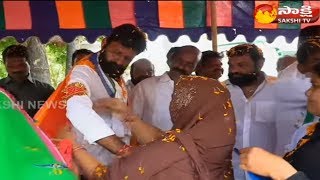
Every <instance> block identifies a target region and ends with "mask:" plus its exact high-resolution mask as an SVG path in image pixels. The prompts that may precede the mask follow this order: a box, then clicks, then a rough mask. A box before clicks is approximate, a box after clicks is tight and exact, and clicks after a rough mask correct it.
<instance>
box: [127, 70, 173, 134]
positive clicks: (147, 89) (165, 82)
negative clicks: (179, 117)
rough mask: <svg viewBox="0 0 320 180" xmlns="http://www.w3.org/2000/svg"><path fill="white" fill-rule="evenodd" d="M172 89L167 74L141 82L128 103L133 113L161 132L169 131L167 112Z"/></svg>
mask: <svg viewBox="0 0 320 180" xmlns="http://www.w3.org/2000/svg"><path fill="white" fill-rule="evenodd" d="M173 88H174V82H173V81H172V80H171V79H170V77H169V75H168V74H167V73H164V74H163V75H162V76H154V77H150V78H148V79H145V80H143V81H141V82H140V83H138V84H137V85H136V86H135V87H134V88H133V90H132V94H131V99H130V101H129V102H130V104H131V107H132V109H133V111H134V113H136V114H137V115H138V116H140V117H141V118H142V119H143V120H144V121H146V122H148V123H150V124H152V125H153V126H155V127H158V128H160V129H161V130H163V131H167V130H170V129H171V128H172V126H173V123H172V121H171V116H170V111H169V106H170V102H171V99H172V97H171V96H172V94H173Z"/></svg>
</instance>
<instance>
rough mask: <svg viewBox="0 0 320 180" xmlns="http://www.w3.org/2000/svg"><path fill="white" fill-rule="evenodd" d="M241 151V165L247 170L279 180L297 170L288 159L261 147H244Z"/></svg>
mask: <svg viewBox="0 0 320 180" xmlns="http://www.w3.org/2000/svg"><path fill="white" fill-rule="evenodd" d="M240 153H241V154H240V167H241V168H242V169H243V170H245V171H250V172H253V173H255V174H258V175H261V176H267V177H271V178H273V179H279V180H280V179H283V180H284V179H287V178H289V177H290V176H292V175H293V174H295V173H296V172H297V171H296V170H295V169H294V168H293V167H292V166H291V165H290V164H289V163H288V162H287V161H285V160H284V159H282V158H281V157H279V156H276V155H274V154H271V153H269V152H267V151H265V150H263V149H261V148H258V147H252V148H244V149H242V150H241V151H240Z"/></svg>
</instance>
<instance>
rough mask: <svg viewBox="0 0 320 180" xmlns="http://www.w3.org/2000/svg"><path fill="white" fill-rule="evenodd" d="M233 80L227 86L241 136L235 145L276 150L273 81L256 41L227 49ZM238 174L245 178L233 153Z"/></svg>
mask: <svg viewBox="0 0 320 180" xmlns="http://www.w3.org/2000/svg"><path fill="white" fill-rule="evenodd" d="M227 55H228V58H229V61H228V64H229V80H228V81H226V86H227V88H228V89H229V91H230V93H231V101H232V103H233V106H234V111H235V116H236V125H237V136H236V144H235V148H237V149H242V148H245V147H250V146H257V147H261V148H264V149H267V150H268V151H270V152H274V148H275V145H276V134H275V133H276V131H275V122H274V118H273V117H272V116H273V110H274V108H275V106H276V104H275V103H274V101H273V99H272V95H273V90H272V86H273V82H270V81H269V80H268V79H267V78H266V77H267V76H266V74H265V73H264V72H262V71H261V68H262V66H263V64H264V57H263V53H262V51H261V49H259V48H258V47H257V46H255V45H253V44H242V45H238V46H235V47H233V48H231V49H230V50H229V51H228V52H227ZM232 163H233V169H234V177H235V179H237V180H239V179H240V180H242V179H245V176H246V175H245V173H244V171H242V170H241V169H240V167H239V163H240V162H239V155H237V154H236V153H234V154H233V157H232Z"/></svg>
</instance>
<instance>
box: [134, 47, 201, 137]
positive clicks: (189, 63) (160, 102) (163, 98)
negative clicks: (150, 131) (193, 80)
mask: <svg viewBox="0 0 320 180" xmlns="http://www.w3.org/2000/svg"><path fill="white" fill-rule="evenodd" d="M200 55H201V52H200V51H199V49H197V48H196V47H194V46H183V47H174V48H172V49H170V51H169V52H168V54H167V59H168V60H167V64H168V65H169V68H170V71H169V72H166V73H164V74H163V75H162V76H155V77H151V78H148V79H145V80H143V81H142V82H140V83H139V84H137V85H136V86H135V87H134V89H133V91H132V97H131V98H132V99H131V100H130V103H131V107H132V109H133V112H134V113H135V114H136V115H138V116H140V117H141V118H142V119H143V120H144V121H146V122H148V123H150V124H152V125H153V126H155V127H157V128H160V129H161V130H163V131H167V130H170V129H171V128H172V125H173V123H172V121H171V116H170V112H169V106H170V102H171V96H172V93H173V88H174V82H175V81H177V80H178V79H179V77H180V76H181V75H190V74H191V73H192V72H193V71H194V69H195V67H196V65H197V62H198V61H199V60H200Z"/></svg>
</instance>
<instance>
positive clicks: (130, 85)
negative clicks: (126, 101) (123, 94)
mask: <svg viewBox="0 0 320 180" xmlns="http://www.w3.org/2000/svg"><path fill="white" fill-rule="evenodd" d="M126 87H127V92H128V97H130V96H131V91H132V89H133V88H134V84H133V83H132V81H131V80H128V81H127V83H126Z"/></svg>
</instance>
